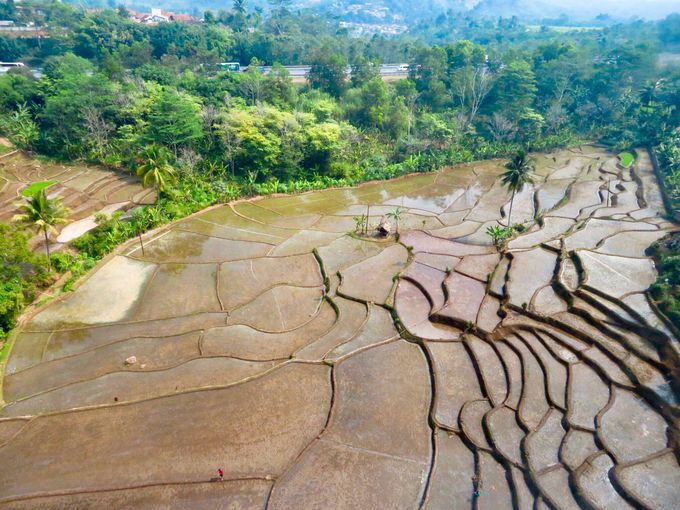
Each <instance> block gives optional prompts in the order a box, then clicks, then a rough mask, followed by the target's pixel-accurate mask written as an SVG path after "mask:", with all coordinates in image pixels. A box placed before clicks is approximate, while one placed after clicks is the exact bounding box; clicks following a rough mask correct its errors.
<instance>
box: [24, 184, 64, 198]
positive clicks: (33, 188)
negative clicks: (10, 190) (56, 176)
mask: <svg viewBox="0 0 680 510" xmlns="http://www.w3.org/2000/svg"><path fill="white" fill-rule="evenodd" d="M56 182H57V181H40V182H34V183H33V184H31V185H29V186H28V187H27V188H24V189H23V190H21V195H22V196H24V197H31V196H33V195H34V194H35V193H39V192H40V191H42V190H44V189H45V188H48V187H50V186H52V184H55V183H56Z"/></svg>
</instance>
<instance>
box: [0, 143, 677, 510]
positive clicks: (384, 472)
mask: <svg viewBox="0 0 680 510" xmlns="http://www.w3.org/2000/svg"><path fill="white" fill-rule="evenodd" d="M536 159H537V168H536V182H535V184H534V185H533V186H532V187H527V188H526V189H525V190H524V191H522V192H521V193H519V194H518V195H517V197H516V202H515V206H514V207H515V208H514V209H513V215H515V214H516V215H517V221H523V222H525V224H526V226H527V227H528V228H527V230H526V232H524V233H523V234H522V235H520V236H518V237H517V238H515V239H514V240H513V241H512V243H510V245H509V247H508V249H507V250H506V251H503V252H499V251H498V250H497V249H496V248H495V247H494V246H493V244H492V243H491V242H490V238H489V236H488V235H487V234H486V233H485V230H486V228H487V227H488V226H489V225H495V224H498V222H499V221H505V220H503V215H504V214H505V211H506V210H507V208H508V205H509V200H510V195H509V194H508V192H507V191H506V190H505V189H504V188H503V187H502V186H501V183H500V179H499V174H500V173H501V171H502V170H503V166H502V162H500V161H485V162H476V163H471V164H466V165H460V166H457V167H454V168H450V169H446V170H444V171H441V172H438V173H433V174H422V175H416V176H411V177H407V178H403V179H398V180H394V181H390V182H380V183H373V184H369V185H365V186H361V187H358V188H354V189H337V190H327V191H320V192H315V193H307V194H303V195H296V196H280V197H271V198H265V199H262V200H256V201H246V202H240V203H237V204H230V205H225V206H222V207H217V208H212V209H210V210H208V211H204V212H203V213H201V214H199V215H196V216H194V217H192V218H188V219H185V220H183V221H179V222H177V223H175V224H173V225H171V226H169V227H168V228H166V229H163V230H162V231H159V232H157V233H155V235H154V236H153V237H152V238H151V239H149V240H148V242H147V243H146V250H145V252H144V254H142V252H141V250H140V249H139V247H138V245H137V244H136V243H129V244H128V245H127V246H125V247H123V248H122V249H121V251H120V252H119V253H118V254H116V255H114V256H112V257H110V258H109V259H108V260H107V261H106V262H104V263H102V264H100V266H99V267H98V268H97V270H96V271H95V272H94V273H93V274H92V275H91V276H90V277H89V278H88V279H87V280H85V281H84V282H83V283H82V285H81V286H80V287H79V288H77V290H75V291H74V292H73V293H72V294H70V295H67V296H65V297H64V298H63V299H61V300H60V301H58V302H55V303H53V304H51V305H49V306H47V307H46V308H44V309H43V310H41V311H40V312H39V313H37V314H36V315H35V316H33V317H31V318H30V319H29V320H26V321H24V323H23V325H22V327H21V329H20V330H19V332H18V335H17V337H16V342H15V344H14V346H13V349H12V351H11V353H10V356H9V361H8V365H7V368H6V373H5V377H4V393H3V396H4V400H5V402H6V405H5V406H4V407H3V408H2V409H0V455H1V458H2V462H0V482H1V483H0V507H2V508H3V509H28V508H31V509H35V508H54V509H57V508H192V509H200V508H206V509H207V508H246V509H251V508H252V509H262V508H271V509H308V508H309V509H316V508H323V509H325V508H340V509H402V508H403V509H412V508H428V509H450V508H456V509H464V508H466V509H473V508H474V509H484V510H486V509H488V510H505V509H508V510H511V509H515V508H519V509H537V508H538V509H542V508H549V509H569V510H571V509H579V508H587V509H617V510H619V509H624V510H625V509H632V508H645V509H647V508H649V509H651V508H653V509H660V510H664V509H665V510H674V509H677V507H678V501H680V465H678V456H677V454H678V449H677V445H676V443H675V442H674V440H673V437H674V436H675V437H678V435H677V432H678V422H677V408H678V393H677V386H675V384H677V380H675V381H673V380H672V377H671V375H672V371H673V370H675V368H676V366H677V364H678V363H679V358H678V352H680V349H679V344H678V340H677V338H675V337H674V335H673V333H672V332H671V331H670V329H669V325H667V324H666V323H664V322H663V321H662V320H661V319H660V318H659V317H658V316H657V315H656V314H655V312H654V310H653V308H652V307H651V305H650V302H649V301H648V299H647V296H646V294H645V290H646V288H647V287H648V286H649V284H650V283H651V282H652V281H653V280H654V278H655V276H656V272H655V269H654V266H653V263H652V261H651V260H650V259H649V258H647V257H646V256H645V254H644V248H645V247H646V246H647V245H648V244H649V243H651V242H653V241H654V240H655V239H657V238H659V237H660V236H662V235H664V234H665V233H667V232H669V231H671V230H674V229H676V228H677V227H676V226H675V225H673V224H671V223H669V222H667V221H666V220H664V219H663V218H662V217H661V213H662V209H661V204H660V202H659V201H658V198H657V197H658V192H657V189H656V184H655V182H654V181H653V179H652V178H651V176H652V174H651V167H650V164H649V160H648V158H646V157H644V155H643V157H641V158H640V159H639V160H638V161H637V162H636V164H635V165H634V167H633V168H632V169H623V168H621V167H619V166H617V161H616V156H614V155H612V154H610V153H607V152H606V151H604V150H603V149H601V148H598V147H592V146H583V147H580V148H576V149H572V150H565V151H560V152H557V153H554V154H547V155H539V156H537V157H536ZM608 183H609V185H610V189H611V194H610V193H608V192H607V191H606V186H607V184H608ZM638 183H643V184H642V185H639V184H638ZM369 204H370V205H371V218H370V221H371V224H372V225H376V224H377V223H378V221H379V220H380V218H381V216H382V215H384V214H386V213H388V212H392V211H394V209H395V207H397V206H399V207H403V209H404V212H403V214H402V217H401V221H400V228H401V236H400V238H399V239H398V240H397V239H395V238H393V237H392V238H389V239H378V238H368V239H367V238H361V237H359V236H356V235H348V234H347V232H348V231H350V230H352V229H353V228H354V224H355V222H354V219H353V218H354V217H355V216H356V215H358V214H361V213H362V212H364V211H366V206H367V205H369ZM536 208H538V209H539V211H540V212H542V214H543V220H544V221H543V223H542V224H539V223H538V222H535V221H534V216H535V214H536V212H538V211H536ZM218 469H222V470H223V471H224V481H220V480H219V478H218V477H217V473H218V471H217V470H218Z"/></svg>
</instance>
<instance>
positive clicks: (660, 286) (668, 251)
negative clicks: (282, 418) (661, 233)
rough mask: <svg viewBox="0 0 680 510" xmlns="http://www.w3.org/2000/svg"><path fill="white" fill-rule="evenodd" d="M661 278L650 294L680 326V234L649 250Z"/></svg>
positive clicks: (674, 322) (650, 290) (667, 315)
mask: <svg viewBox="0 0 680 510" xmlns="http://www.w3.org/2000/svg"><path fill="white" fill-rule="evenodd" d="M649 254H650V255H652V256H653V257H654V259H655V261H656V264H657V270H658V271H659V276H658V277H657V280H656V283H654V285H652V286H651V287H650V289H649V293H650V295H651V297H652V299H654V301H655V302H656V304H657V306H658V307H659V308H660V309H661V311H662V312H663V313H664V314H665V315H666V317H668V318H669V319H670V320H671V322H672V323H673V324H675V325H676V326H677V325H680V234H672V235H671V236H670V237H667V238H665V239H663V240H662V241H660V242H658V243H655V244H654V245H653V246H652V248H650V250H649Z"/></svg>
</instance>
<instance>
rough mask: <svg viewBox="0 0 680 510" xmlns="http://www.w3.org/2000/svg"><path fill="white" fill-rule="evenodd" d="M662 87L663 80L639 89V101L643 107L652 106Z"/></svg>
mask: <svg viewBox="0 0 680 510" xmlns="http://www.w3.org/2000/svg"><path fill="white" fill-rule="evenodd" d="M662 86H663V80H657V81H655V82H654V83H651V84H649V85H646V86H644V87H642V88H641V89H640V101H641V102H642V104H643V105H644V106H647V107H649V106H652V104H653V103H654V102H655V101H656V99H657V96H658V94H659V92H660V91H661V88H662Z"/></svg>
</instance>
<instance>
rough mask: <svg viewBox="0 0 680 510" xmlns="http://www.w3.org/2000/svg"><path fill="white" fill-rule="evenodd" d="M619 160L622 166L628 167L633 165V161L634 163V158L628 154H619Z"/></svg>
mask: <svg viewBox="0 0 680 510" xmlns="http://www.w3.org/2000/svg"><path fill="white" fill-rule="evenodd" d="M619 159H620V160H621V164H622V165H623V166H625V167H629V166H630V165H632V164H633V161H635V156H633V155H632V154H631V153H630V152H622V153H621V154H619Z"/></svg>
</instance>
